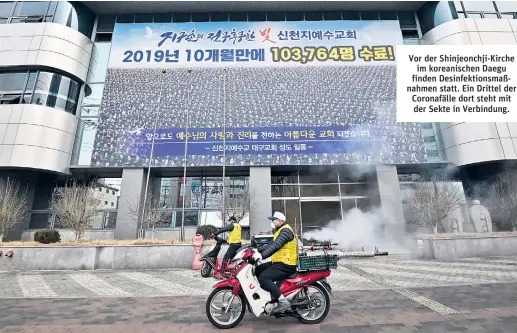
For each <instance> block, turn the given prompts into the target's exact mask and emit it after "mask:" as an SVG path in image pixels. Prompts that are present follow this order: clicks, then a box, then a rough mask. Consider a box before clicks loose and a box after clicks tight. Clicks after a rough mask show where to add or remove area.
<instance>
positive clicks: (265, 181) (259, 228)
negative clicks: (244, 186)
mask: <svg viewBox="0 0 517 333" xmlns="http://www.w3.org/2000/svg"><path fill="white" fill-rule="evenodd" d="M250 191H251V193H252V195H253V200H254V201H253V202H252V204H253V206H252V208H253V209H252V210H251V212H250V234H251V235H255V234H258V233H260V232H270V231H271V222H270V221H269V220H268V219H267V217H268V216H270V215H271V214H272V212H271V210H272V209H273V208H272V205H271V168H270V167H250Z"/></svg>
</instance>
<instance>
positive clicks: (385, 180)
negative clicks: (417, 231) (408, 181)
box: [376, 165, 406, 238]
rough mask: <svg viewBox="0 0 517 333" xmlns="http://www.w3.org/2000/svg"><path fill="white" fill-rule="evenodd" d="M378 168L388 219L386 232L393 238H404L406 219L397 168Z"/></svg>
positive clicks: (383, 204)
mask: <svg viewBox="0 0 517 333" xmlns="http://www.w3.org/2000/svg"><path fill="white" fill-rule="evenodd" d="M376 168H377V181H378V183H379V195H380V202H381V208H382V210H383V212H384V215H385V217H386V219H387V221H386V230H385V231H386V232H388V233H389V234H390V236H391V237H394V236H404V235H405V230H406V229H405V228H406V219H405V218H404V209H403V207H402V193H401V191H400V186H399V178H398V175H397V166H396V165H377V166H376ZM395 238H398V237H395Z"/></svg>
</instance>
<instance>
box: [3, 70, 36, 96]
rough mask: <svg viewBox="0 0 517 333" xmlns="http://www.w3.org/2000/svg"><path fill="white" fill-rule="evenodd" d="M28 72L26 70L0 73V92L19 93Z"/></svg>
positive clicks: (21, 90) (23, 86)
mask: <svg viewBox="0 0 517 333" xmlns="http://www.w3.org/2000/svg"><path fill="white" fill-rule="evenodd" d="M28 74H29V73H28V72H6V73H0V94H21V93H22V92H23V89H24V88H25V83H26V81H27V75H28Z"/></svg>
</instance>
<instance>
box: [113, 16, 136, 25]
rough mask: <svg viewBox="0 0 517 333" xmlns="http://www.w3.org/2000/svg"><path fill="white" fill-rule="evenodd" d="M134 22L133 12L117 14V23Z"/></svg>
mask: <svg viewBox="0 0 517 333" xmlns="http://www.w3.org/2000/svg"><path fill="white" fill-rule="evenodd" d="M134 22H135V15H134V14H123V15H117V23H134Z"/></svg>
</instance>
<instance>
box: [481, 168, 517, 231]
mask: <svg viewBox="0 0 517 333" xmlns="http://www.w3.org/2000/svg"><path fill="white" fill-rule="evenodd" d="M487 195H488V198H489V205H490V206H492V208H493V209H495V210H496V212H497V215H499V216H501V217H503V218H504V220H505V221H504V222H506V223H507V224H508V225H511V226H512V230H513V231H516V230H517V174H515V173H508V172H505V173H503V174H500V175H498V176H496V177H495V178H494V179H493V181H491V182H490V184H489V185H488V192H487Z"/></svg>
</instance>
